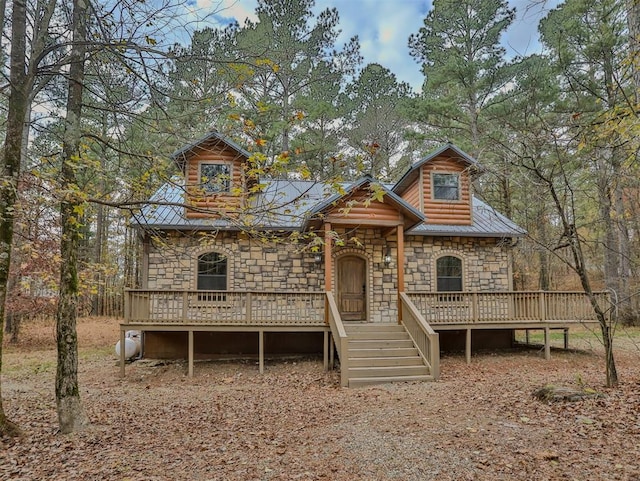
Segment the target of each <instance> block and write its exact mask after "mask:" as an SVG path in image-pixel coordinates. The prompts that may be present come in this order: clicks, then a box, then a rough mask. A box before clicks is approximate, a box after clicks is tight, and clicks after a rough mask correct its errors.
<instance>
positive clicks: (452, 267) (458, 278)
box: [436, 256, 462, 292]
mask: <svg viewBox="0 0 640 481" xmlns="http://www.w3.org/2000/svg"><path fill="white" fill-rule="evenodd" d="M436 273H437V277H438V282H437V284H438V292H450V291H461V290H462V259H460V258H458V257H453V256H445V257H440V258H439V259H438V260H437V261H436Z"/></svg>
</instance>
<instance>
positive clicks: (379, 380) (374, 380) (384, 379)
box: [349, 374, 434, 387]
mask: <svg viewBox="0 0 640 481" xmlns="http://www.w3.org/2000/svg"><path fill="white" fill-rule="evenodd" d="M433 380H434V378H433V376H432V375H431V374H428V375H414V376H379V377H351V378H349V387H353V386H357V385H361V386H365V385H368V384H385V383H389V382H412V381H433Z"/></svg>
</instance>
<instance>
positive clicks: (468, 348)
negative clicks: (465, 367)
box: [464, 329, 471, 364]
mask: <svg viewBox="0 0 640 481" xmlns="http://www.w3.org/2000/svg"><path fill="white" fill-rule="evenodd" d="M464 354H465V357H466V359H467V364H471V329H467V339H466V342H465V347H464Z"/></svg>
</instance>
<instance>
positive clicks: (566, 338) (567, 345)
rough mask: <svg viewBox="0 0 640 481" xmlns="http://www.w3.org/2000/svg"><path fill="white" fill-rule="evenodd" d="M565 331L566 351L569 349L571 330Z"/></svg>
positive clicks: (565, 329) (566, 329)
mask: <svg viewBox="0 0 640 481" xmlns="http://www.w3.org/2000/svg"><path fill="white" fill-rule="evenodd" d="M563 330H564V349H565V351H566V350H568V349H569V328H568V327H565V328H564V329H563Z"/></svg>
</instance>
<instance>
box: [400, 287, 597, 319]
mask: <svg viewBox="0 0 640 481" xmlns="http://www.w3.org/2000/svg"><path fill="white" fill-rule="evenodd" d="M407 295H408V297H409V299H411V301H412V302H413V304H415V306H416V307H417V309H418V311H419V312H420V313H421V314H422V315H423V316H424V317H425V319H426V320H427V321H428V322H429V323H430V324H432V325H437V324H456V323H459V324H476V323H477V324H481V323H519V322H521V323H530V322H532V321H541V322H554V321H573V322H593V321H597V319H596V315H595V313H594V311H593V308H592V306H591V302H590V301H589V298H588V296H587V295H586V294H585V293H584V292H557V291H556V292H548V291H504V292H411V293H407ZM596 296H597V299H598V303H599V304H600V305H601V306H602V307H603V309H605V310H606V309H607V308H608V306H609V300H608V299H609V298H608V294H607V293H606V292H598V293H596Z"/></svg>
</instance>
